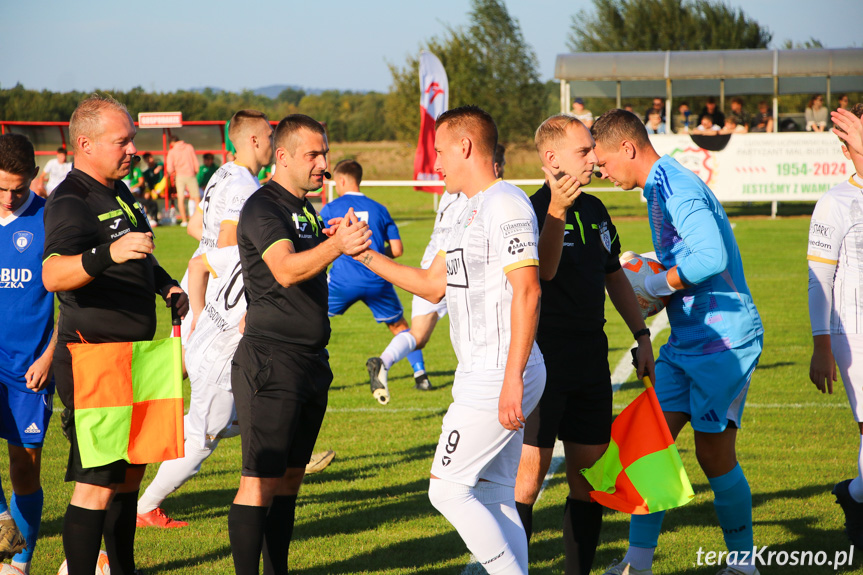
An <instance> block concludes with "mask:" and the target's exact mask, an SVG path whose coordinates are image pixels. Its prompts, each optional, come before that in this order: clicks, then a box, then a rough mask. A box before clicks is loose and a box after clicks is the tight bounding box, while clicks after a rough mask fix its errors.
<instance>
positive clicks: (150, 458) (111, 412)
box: [68, 337, 184, 467]
mask: <svg viewBox="0 0 863 575" xmlns="http://www.w3.org/2000/svg"><path fill="white" fill-rule="evenodd" d="M68 347H69V351H70V352H71V354H72V374H73V377H74V381H75V432H76V436H77V439H78V448H79V450H80V452H81V463H82V464H83V466H84V467H97V466H100V465H105V464H108V463H111V462H112V461H118V460H120V459H125V460H126V461H128V462H129V463H155V462H159V461H166V460H168V459H176V458H178V457H183V455H184V453H183V366H182V349H181V344H180V338H179V337H172V338H169V339H162V340H156V341H136V342H118V343H95V344H89V343H71V344H69V345H68Z"/></svg>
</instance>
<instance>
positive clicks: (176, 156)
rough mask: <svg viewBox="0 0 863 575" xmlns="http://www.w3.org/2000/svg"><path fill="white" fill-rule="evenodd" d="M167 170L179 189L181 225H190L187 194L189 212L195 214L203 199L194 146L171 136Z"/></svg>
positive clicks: (178, 204) (166, 164)
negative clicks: (187, 212)
mask: <svg viewBox="0 0 863 575" xmlns="http://www.w3.org/2000/svg"><path fill="white" fill-rule="evenodd" d="M165 169H166V170H167V172H168V177H170V178H171V179H172V180H173V181H174V185H175V186H176V187H177V209H178V210H179V211H180V225H181V226H183V227H186V226H187V225H188V224H189V216H187V215H186V192H188V193H189V211H191V212H194V211H195V206H196V205H198V202H199V201H200V199H201V191H200V190H199V189H198V177H197V176H198V156H196V155H195V148H194V147H193V146H192V144H189V143H187V142H184V141H183V140H181V139H180V138H179V137H178V136H173V135H172V136H171V149H170V150H168V157H167V158H166V159H165Z"/></svg>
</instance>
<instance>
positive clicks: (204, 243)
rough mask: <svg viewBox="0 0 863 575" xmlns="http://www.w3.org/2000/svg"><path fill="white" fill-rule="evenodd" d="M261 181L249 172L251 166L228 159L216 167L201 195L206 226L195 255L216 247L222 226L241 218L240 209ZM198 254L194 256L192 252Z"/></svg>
mask: <svg viewBox="0 0 863 575" xmlns="http://www.w3.org/2000/svg"><path fill="white" fill-rule="evenodd" d="M260 187H261V183H260V182H259V181H258V178H257V177H255V176H254V175H252V173H251V172H249V170H248V168H245V167H243V166H240V165H238V164H235V163H234V162H228V163H226V164H224V165H223V166H222V167H221V168H219V169H218V170H216V173H215V174H213V177H212V178H210V181H209V183H208V184H207V188H206V189H205V190H204V194H203V197H202V199H201V204H200V209H201V211H203V212H204V222H203V224H204V226H203V229H202V230H201V243H200V244H199V246H198V249H197V250H196V251H195V256H197V255H199V254H202V253H204V252H206V251H209V250H212V249H214V248H215V247H216V244H217V242H218V240H219V226H221V225H222V222H225V221H229V222H233V223H234V224H236V223H237V222H238V221H240V210H242V209H243V205H244V204H245V203H246V200H247V199H249V196H251V195H252V194H254V193H255V192H256V191H257V190H258V188H260ZM192 257H194V256H192Z"/></svg>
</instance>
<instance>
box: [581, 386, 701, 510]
mask: <svg viewBox="0 0 863 575" xmlns="http://www.w3.org/2000/svg"><path fill="white" fill-rule="evenodd" d="M643 382H644V385H645V387H647V389H646V390H644V391H643V392H642V393H641V395H639V396H638V397H636V398H635V400H634V401H633V402H632V403H630V404H629V405H628V406H627V407H626V409H624V410H623V411H622V412H621V414H620V415H618V416H617V418H616V419H615V420H614V423H613V424H612V426H611V442H610V443H609V444H608V449H607V450H606V452H605V454H604V455H603V456H602V457H601V458H600V459H599V461H597V462H596V463H594V464H593V466H592V467H590V468H589V469H582V470H581V473H582V474H583V475H584V477H585V478H586V479H587V481H588V482H589V483H590V485H591V486H592V487H593V488H594V489H595V490H596V491H591V492H590V498H591V499H592V500H593V501H596V502H598V503H600V504H602V505H604V506H605V507H610V508H611V509H616V510H618V511H622V512H624V513H631V514H633V515H645V514H647V513H654V512H656V511H663V510H665V509H672V508H674V507H680V506H681V505H684V504H686V503H689V502H690V501H691V500H692V498H693V497H695V494H694V493H693V491H692V484H690V483H689V477H688V476H687V475H686V470H685V469H683V462H682V461H681V460H680V454H679V453H678V452H677V446H676V445H675V444H674V440H673V439H672V438H671V432H670V431H669V430H668V424H667V423H666V422H665V416H663V415H662V409H661V408H660V407H659V400H658V399H657V398H656V390H654V389H653V386H652V385H651V383H650V378H648V377H647V376H645V377H644V379H643Z"/></svg>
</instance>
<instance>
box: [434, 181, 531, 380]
mask: <svg viewBox="0 0 863 575" xmlns="http://www.w3.org/2000/svg"><path fill="white" fill-rule="evenodd" d="M538 241H539V227H538V226H537V221H536V214H534V211H533V207H532V206H531V204H530V201H528V199H527V196H525V194H524V192H523V191H521V189H519V188H517V187H515V186H513V185H512V184H509V183H507V182H504V181H502V180H496V181H495V182H494V183H492V185H491V186H489V187H488V188H487V189H485V190H484V191H482V192H480V193H478V194H477V195H475V196H474V197H472V198H470V199H469V200H468V201H467V204H466V205H465V208H464V210H462V211H461V213H460V214H459V215H458V217H457V218H456V221H455V222H454V224H453V226H452V228H451V229H450V231H449V233H448V234H447V236H446V238H444V239H443V241H442V245H441V252H439V255H441V256H442V257H445V258H446V272H447V288H446V300H447V307H448V308H449V313H450V336H451V338H452V346H453V349H454V350H455V354H456V357H457V358H458V369H459V370H460V371H465V372H472V371H481V370H490V369H503V368H505V367H506V358H507V355H508V354H509V344H510V338H511V311H512V286H511V285H510V284H509V282H508V281H507V278H506V274H507V272H510V271H512V270H514V269H517V268H520V267H524V266H538V265H539V255H538V252H537V249H538V248H537V242H538ZM538 362H542V354H541V353H540V351H539V348H538V347H537V345H536V342H534V344H533V349H532V351H531V355H530V358H529V359H528V362H527V365H533V364H535V363H538Z"/></svg>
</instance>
